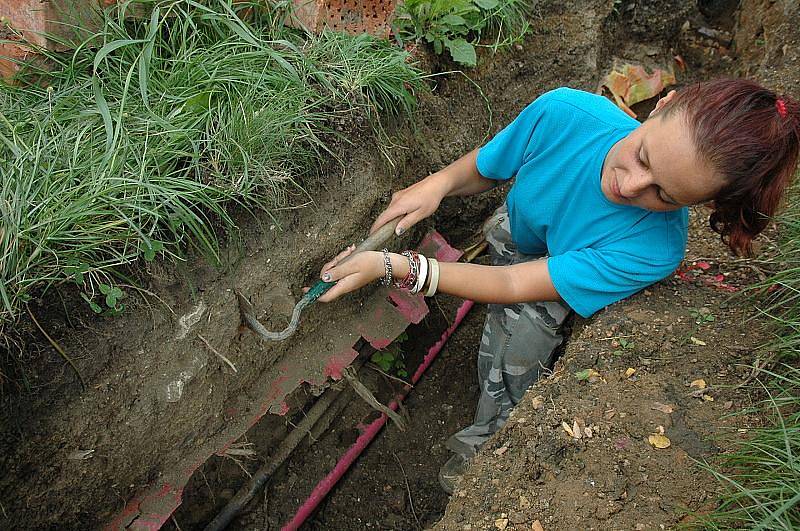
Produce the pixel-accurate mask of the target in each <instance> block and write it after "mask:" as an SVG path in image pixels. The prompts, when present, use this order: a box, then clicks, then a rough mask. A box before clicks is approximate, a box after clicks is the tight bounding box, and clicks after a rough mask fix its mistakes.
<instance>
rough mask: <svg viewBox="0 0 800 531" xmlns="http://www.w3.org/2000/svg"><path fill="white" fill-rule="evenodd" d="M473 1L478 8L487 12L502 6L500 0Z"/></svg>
mask: <svg viewBox="0 0 800 531" xmlns="http://www.w3.org/2000/svg"><path fill="white" fill-rule="evenodd" d="M472 1H473V2H475V5H476V6H478V7H480V8H481V9H484V10H486V11H489V10H490V9H494V8H496V7H497V6H498V5H500V2H499V1H498V0H472Z"/></svg>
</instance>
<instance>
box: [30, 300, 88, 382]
mask: <svg viewBox="0 0 800 531" xmlns="http://www.w3.org/2000/svg"><path fill="white" fill-rule="evenodd" d="M25 309H26V310H28V315H30V317H31V320H32V321H33V324H35V325H36V328H38V329H39V332H41V333H42V335H43V336H44V337H45V338H47V340H48V341H49V342H50V344H51V345H52V346H53V348H54V349H56V351H57V352H58V353H59V354H60V355H61V357H62V358H64V361H66V362H67V363H69V366H70V367H72V370H73V371H75V374H77V375H78V380H80V382H81V387H82V388H83V390H84V391H85V390H86V380H84V379H83V375H82V374H81V371H79V370H78V367H77V366H76V365H75V362H74V361H72V358H70V357H69V356H67V353H66V352H64V349H63V348H61V345H59V344H58V342H57V341H56V340H55V339H53V338H52V337H50V335H49V334H48V333H47V332H45V331H44V328H42V325H40V324H39V321H37V320H36V317H34V315H33V312H32V311H31V309H30V307H29V306H25Z"/></svg>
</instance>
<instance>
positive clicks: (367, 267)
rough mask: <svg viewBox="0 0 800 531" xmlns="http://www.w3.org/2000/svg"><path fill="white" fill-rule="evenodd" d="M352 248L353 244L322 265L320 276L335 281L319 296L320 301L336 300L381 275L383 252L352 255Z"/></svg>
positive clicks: (382, 270) (382, 272) (382, 273)
mask: <svg viewBox="0 0 800 531" xmlns="http://www.w3.org/2000/svg"><path fill="white" fill-rule="evenodd" d="M354 250H355V246H352V245H351V246H350V247H348V248H347V249H345V250H344V251H342V252H341V253H339V254H338V255H337V256H336V258H334V259H333V260H331V261H330V262H328V263H327V264H325V265H324V266H322V270H321V271H320V278H321V279H322V280H323V281H325V282H336V285H335V286H333V287H332V288H331V289H329V290H328V291H327V293H325V294H324V295H323V296H322V297H320V298H319V300H320V301H321V302H331V301H333V300H336V299H338V298H339V297H341V296H342V295H344V294H345V293H350V292H351V291H355V290H357V289H358V288H361V287H364V286H366V285H367V284H369V283H371V282H374V281H376V280H378V279H379V278H382V277H383V275H384V264H383V253H381V252H378V251H364V252H361V253H358V254H355V255H353V254H352V253H353V251H354ZM351 255H352V256H351ZM348 257H349V258H348ZM345 258H348V259H347V260H345Z"/></svg>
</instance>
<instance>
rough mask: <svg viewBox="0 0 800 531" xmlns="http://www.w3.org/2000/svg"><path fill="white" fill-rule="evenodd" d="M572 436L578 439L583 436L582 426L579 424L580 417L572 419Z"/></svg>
mask: <svg viewBox="0 0 800 531" xmlns="http://www.w3.org/2000/svg"><path fill="white" fill-rule="evenodd" d="M572 436H573V437H575V438H576V439H580V438H581V437H583V434H582V433H581V427H580V425H578V419H575V420H573V421H572Z"/></svg>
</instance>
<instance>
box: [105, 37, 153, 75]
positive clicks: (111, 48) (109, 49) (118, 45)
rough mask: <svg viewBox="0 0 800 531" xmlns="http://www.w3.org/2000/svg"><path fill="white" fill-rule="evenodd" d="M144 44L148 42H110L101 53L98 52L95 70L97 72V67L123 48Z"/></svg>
mask: <svg viewBox="0 0 800 531" xmlns="http://www.w3.org/2000/svg"><path fill="white" fill-rule="evenodd" d="M143 42H147V41H146V40H145V39H119V40H116V41H112V42H109V43H108V44H106V45H105V46H103V47H102V48H100V51H98V52H97V55H95V56H94V69H95V70H97V67H98V66H100V63H101V62H102V61H103V59H105V58H106V57H107V56H108V54H110V53H111V52H113V51H114V50H117V49H119V48H122V47H123V46H130V45H131V44H141V43H143Z"/></svg>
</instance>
